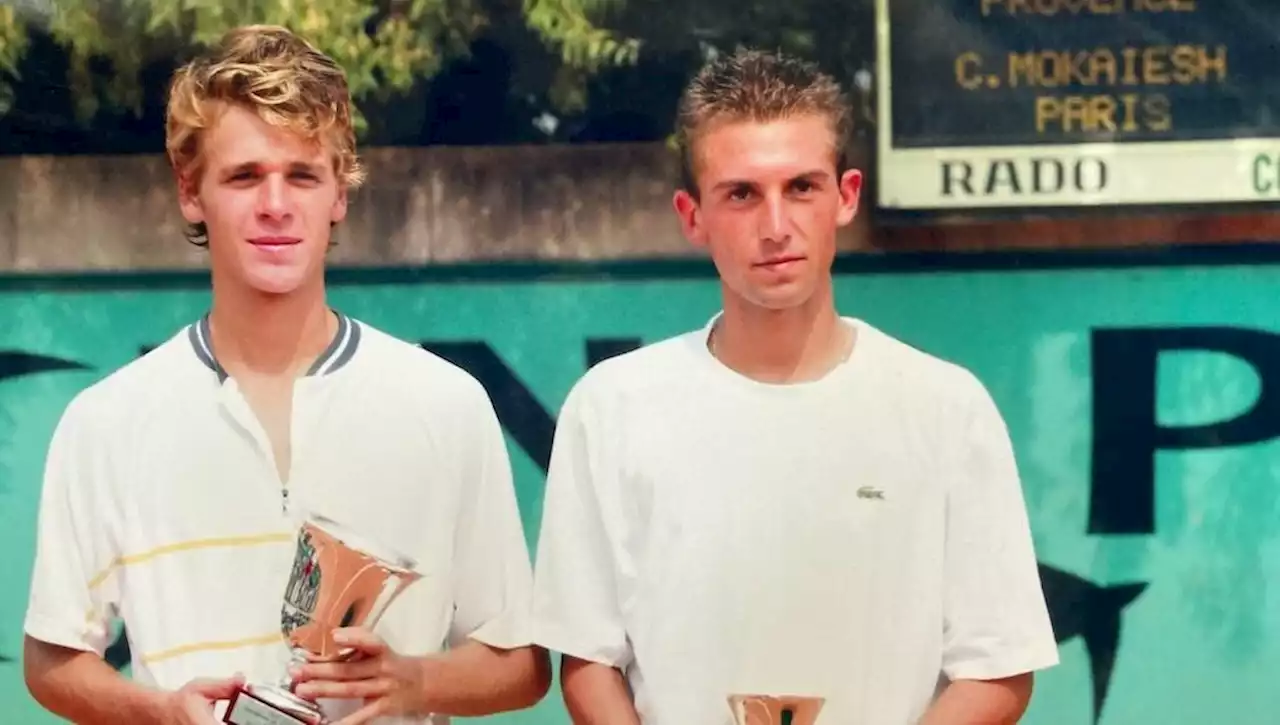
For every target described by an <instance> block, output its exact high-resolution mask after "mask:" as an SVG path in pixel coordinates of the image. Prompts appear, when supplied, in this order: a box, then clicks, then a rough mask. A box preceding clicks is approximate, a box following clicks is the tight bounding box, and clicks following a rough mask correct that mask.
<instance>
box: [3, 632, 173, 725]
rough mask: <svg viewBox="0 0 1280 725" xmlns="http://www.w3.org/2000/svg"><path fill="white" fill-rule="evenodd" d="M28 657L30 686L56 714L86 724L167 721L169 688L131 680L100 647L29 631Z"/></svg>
mask: <svg viewBox="0 0 1280 725" xmlns="http://www.w3.org/2000/svg"><path fill="white" fill-rule="evenodd" d="M22 659H23V675H24V676H25V678H26V682H27V689H28V690H29V691H30V692H31V696H32V697H33V698H34V699H35V701H36V702H38V703H40V706H41V707H43V708H45V709H46V710H48V711H49V712H51V713H53V714H54V715H57V716H59V717H61V718H64V719H66V720H69V721H71V722H76V723H82V724H83V725H96V724H97V723H103V724H104V725H105V724H107V723H122V722H127V723H136V724H137V725H165V722H164V720H163V717H162V716H161V711H162V709H163V705H164V697H165V695H164V693H162V692H160V691H157V690H152V689H150V688H146V687H142V686H140V685H138V684H137V683H134V682H131V681H129V680H128V679H127V678H125V677H124V676H123V675H121V674H120V673H119V672H116V671H115V669H114V668H112V667H111V665H108V664H107V663H106V662H105V661H104V660H103V659H102V657H100V656H99V655H97V654H96V653H94V652H85V651H83V650H74V649H69V648H67V647H61V646H59V645H55V644H49V643H48V642H41V641H40V640H38V639H35V638H33V637H30V636H27V637H26V638H25V640H24V642H23V648H22Z"/></svg>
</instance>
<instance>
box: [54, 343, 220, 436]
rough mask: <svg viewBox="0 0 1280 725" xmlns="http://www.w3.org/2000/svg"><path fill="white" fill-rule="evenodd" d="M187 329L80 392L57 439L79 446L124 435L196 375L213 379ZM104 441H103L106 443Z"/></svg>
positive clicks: (60, 424) (60, 423)
mask: <svg viewBox="0 0 1280 725" xmlns="http://www.w3.org/2000/svg"><path fill="white" fill-rule="evenodd" d="M187 336H188V327H184V328H183V329H182V330H181V331H179V332H177V333H175V334H174V335H172V336H171V337H170V338H169V339H168V340H166V341H165V342H163V343H161V344H160V345H158V346H156V347H155V348H152V349H151V350H148V351H147V352H145V353H143V354H142V355H140V356H139V357H137V358H134V359H133V360H130V361H129V362H127V363H125V364H124V365H122V366H120V367H118V368H116V369H114V370H112V371H110V372H108V373H106V374H105V375H103V376H102V377H100V378H98V379H97V380H95V381H94V382H92V383H90V384H89V385H87V386H85V387H84V388H81V389H80V390H79V391H78V392H77V393H76V394H75V395H74V396H72V398H71V400H70V401H69V402H68V403H67V406H66V407H65V408H64V409H63V412H62V415H61V416H60V417H59V420H58V424H57V428H56V430H55V438H57V439H58V440H59V441H67V440H68V439H74V440H75V441H76V444H77V445H78V446H82V445H86V444H89V443H91V442H92V441H95V440H100V441H103V444H104V445H106V440H110V439H113V437H114V436H118V435H122V434H123V433H124V432H125V431H127V430H129V429H130V428H131V427H132V423H134V422H136V421H138V420H143V419H146V418H147V417H148V416H150V415H151V414H152V412H153V411H154V409H155V406H157V405H166V404H167V405H171V404H172V403H173V401H174V399H175V398H174V393H175V391H182V390H189V389H190V386H191V384H192V383H193V382H194V379H195V377H196V376H199V375H202V374H207V375H213V374H214V373H213V371H212V370H209V369H208V368H205V367H204V366H203V365H201V363H200V362H199V360H198V359H197V358H196V356H195V354H194V351H193V349H192V348H191V346H190V342H189V341H188V337H187ZM104 439H106V440H104Z"/></svg>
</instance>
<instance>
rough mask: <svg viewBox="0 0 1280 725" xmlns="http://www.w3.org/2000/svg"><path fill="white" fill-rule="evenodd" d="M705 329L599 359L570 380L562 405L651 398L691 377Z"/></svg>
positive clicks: (586, 405) (669, 391)
mask: <svg viewBox="0 0 1280 725" xmlns="http://www.w3.org/2000/svg"><path fill="white" fill-rule="evenodd" d="M704 339H705V332H704V331H703V330H693V331H689V332H684V333H681V334H678V335H673V336H670V337H667V338H664V339H660V340H657V341H655V342H651V343H648V344H646V345H642V346H640V347H638V348H636V349H635V350H631V351H629V352H625V353H621V354H619V355H615V356H613V357H610V358H608V359H605V360H602V361H600V362H598V363H596V364H595V365H594V366H592V367H591V368H590V369H589V370H587V371H586V373H584V374H583V375H582V376H581V377H580V378H578V380H577V382H575V383H574V385H573V386H572V388H571V389H570V391H569V395H568V397H567V399H566V401H565V406H566V408H571V409H572V408H576V407H600V406H609V405H612V404H619V403H623V402H626V401H629V400H655V399H659V398H662V397H663V396H665V395H668V394H671V393H672V391H678V390H680V389H681V388H682V387H683V386H684V385H685V384H687V383H688V381H689V380H690V379H691V375H692V373H693V371H694V370H695V369H696V366H697V365H699V364H701V363H700V361H699V359H698V346H699V345H702V344H703V341H704Z"/></svg>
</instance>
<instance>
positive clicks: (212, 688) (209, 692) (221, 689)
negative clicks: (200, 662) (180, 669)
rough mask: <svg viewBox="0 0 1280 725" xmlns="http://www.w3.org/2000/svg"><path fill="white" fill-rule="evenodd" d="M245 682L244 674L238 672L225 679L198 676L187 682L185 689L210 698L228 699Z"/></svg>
mask: <svg viewBox="0 0 1280 725" xmlns="http://www.w3.org/2000/svg"><path fill="white" fill-rule="evenodd" d="M243 684H244V676H243V675H241V674H239V673H236V675H235V676H233V677H229V678H227V679H224V680H215V679H212V678H206V677H202V678H198V679H195V680H192V681H191V682H189V683H187V686H186V688H185V689H187V690H188V691H189V692H194V693H196V694H197V695H200V696H201V697H203V698H206V699H209V700H226V699H228V698H230V697H231V696H232V695H234V694H235V692H236V690H238V689H239V688H240V686H241V685H243Z"/></svg>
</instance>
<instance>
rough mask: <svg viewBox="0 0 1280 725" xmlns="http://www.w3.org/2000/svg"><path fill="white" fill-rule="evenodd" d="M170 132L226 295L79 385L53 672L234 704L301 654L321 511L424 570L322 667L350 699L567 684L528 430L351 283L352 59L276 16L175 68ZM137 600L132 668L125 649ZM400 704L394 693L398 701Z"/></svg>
mask: <svg viewBox="0 0 1280 725" xmlns="http://www.w3.org/2000/svg"><path fill="white" fill-rule="evenodd" d="M167 152H168V156H169V159H170V161H171V163H172V165H173V168H174V171H175V174H176V177H177V183H178V192H179V194H178V195H179V202H180V206H181V211H182V215H183V217H184V218H185V220H186V221H187V223H188V224H189V230H188V233H189V236H190V239H191V241H193V242H195V243H198V244H201V245H204V246H207V248H208V253H209V261H210V267H211V272H212V305H211V309H210V310H209V312H208V314H206V315H205V316H203V317H202V318H200V319H199V320H196V321H194V322H193V323H192V324H191V325H189V326H188V327H186V328H185V329H183V330H181V331H180V332H178V333H177V334H175V335H173V336H172V337H171V338H170V339H168V340H167V341H166V342H165V343H163V344H162V345H160V346H159V347H157V348H156V349H154V350H152V351H151V352H150V353H148V354H147V355H145V356H143V357H141V358H139V359H138V360H136V361H134V362H132V363H130V364H128V365H126V366H125V367H123V368H122V369H120V370H118V371H116V372H114V373H112V374H111V375H109V376H107V377H106V378H105V379H103V380H102V381H100V382H98V383H96V384H94V385H92V386H90V387H89V388H87V389H86V390H84V391H82V392H81V393H80V394H78V395H77V396H76V397H75V399H74V400H73V401H72V402H71V403H70V405H69V406H68V408H67V410H66V411H65V413H64V414H63V416H62V419H61V420H60V422H59V424H58V426H57V429H56V432H55V434H54V437H53V441H52V443H51V446H50V450H49V454H48V461H47V467H46V474H45V479H44V485H43V494H42V500H41V506H40V520H39V526H38V541H37V546H36V560H35V566H34V573H33V578H32V585H31V595H30V604H29V609H28V613H27V618H26V626H25V631H26V647H25V668H26V681H27V684H28V687H29V689H30V691H31V693H32V694H33V696H34V697H35V699H36V700H37V701H38V702H40V703H41V704H42V705H43V706H44V707H45V708H47V709H48V710H50V711H52V712H53V713H55V714H57V715H59V716H61V717H64V718H67V719H70V720H73V721H75V722H80V723H129V724H130V725H147V724H149V723H159V724H163V725H175V724H182V723H192V724H194V723H203V724H206V725H207V724H208V723H213V722H216V721H217V718H219V717H220V715H219V714H218V713H219V711H220V710H221V709H225V702H223V701H224V700H225V699H226V698H228V697H229V696H230V695H231V694H232V693H233V691H235V689H236V688H237V687H238V686H239V685H240V684H241V683H244V682H246V681H248V682H250V683H255V682H265V683H274V682H276V681H278V679H279V676H280V675H281V674H282V673H283V671H284V668H285V666H286V664H287V663H288V662H289V656H288V653H287V650H286V647H285V645H284V643H283V641H282V637H281V623H280V610H281V603H282V596H283V592H284V586H285V579H286V577H287V576H288V572H289V571H290V568H291V564H292V562H293V556H294V552H293V548H294V541H295V532H296V530H297V526H298V524H299V522H300V517H301V516H302V515H303V514H304V513H306V512H318V513H321V514H324V515H326V516H329V517H330V518H334V519H337V520H338V521H339V522H340V523H342V524H343V525H345V526H347V527H350V528H352V529H354V530H356V531H358V532H364V533H367V534H369V535H371V536H373V537H374V538H375V539H377V540H379V541H380V542H381V543H382V544H384V545H385V546H387V547H388V548H390V549H393V550H396V551H399V552H402V553H404V554H406V555H408V556H409V557H411V558H414V559H415V560H416V561H417V565H418V569H419V571H420V572H421V573H422V574H423V575H424V578H423V579H422V580H421V581H420V582H418V583H417V584H415V585H412V586H411V587H409V589H407V590H406V591H405V593H404V594H403V595H402V596H401V598H400V599H398V600H396V602H395V603H394V604H393V605H392V607H391V608H390V609H389V610H388V612H387V614H386V616H385V618H384V619H383V621H382V622H381V623H380V624H379V625H378V627H377V631H376V633H375V632H370V631H366V630H362V629H354V628H351V629H346V630H341V631H340V634H341V635H343V636H344V640H343V641H344V642H345V643H346V644H348V645H350V646H351V647H353V648H355V649H356V650H357V651H358V652H359V653H360V654H361V655H362V656H360V657H357V658H355V659H354V660H353V661H349V662H343V663H338V664H332V665H320V664H312V665H306V666H304V667H303V668H302V671H301V672H298V673H297V679H298V681H299V682H300V683H301V684H300V685H299V686H298V689H297V694H298V695H299V696H302V697H306V698H309V699H314V700H317V701H318V702H320V703H322V704H323V705H324V706H325V708H326V711H327V714H328V716H329V717H331V718H333V719H335V720H336V719H338V718H342V719H341V722H342V723H343V725H355V724H356V723H365V722H396V723H406V722H431V723H443V722H448V719H449V716H450V715H459V716H474V715H483V714H488V713H493V712H498V711H504V710H512V709H519V708H523V707H527V706H530V705H532V704H534V703H535V702H537V701H538V700H539V699H540V698H541V697H542V696H543V694H544V693H545V692H546V689H547V687H548V686H549V666H548V664H547V661H546V654H545V652H543V651H542V650H540V649H538V648H536V647H533V646H531V633H530V626H529V619H528V606H529V602H528V596H529V591H530V586H531V572H530V563H529V559H528V550H527V548H526V546H525V539H524V534H523V531H522V529H521V522H520V517H519V512H518V510H517V506H516V499H515V495H514V490H513V485H512V479H511V469H510V465H509V461H508V458H507V450H506V446H505V441H504V438H503V435H502V432H501V429H500V428H499V425H498V421H497V417H496V415H495V414H494V410H493V407H492V405H491V403H490V400H489V398H488V396H487V395H486V392H485V391H484V389H483V388H482V387H481V386H480V384H479V383H478V382H477V381H476V380H475V379H473V378H472V377H471V376H469V375H468V374H467V373H465V372H464V371H462V370H461V369H459V368H456V367H454V366H453V365H451V364H449V363H447V362H446V361H444V360H442V359H440V358H438V357H435V356H433V355H432V354H430V353H428V352H426V351H424V350H422V349H421V348H419V347H417V346H415V345H411V344H408V343H406V342H402V341H400V340H397V339H394V338H392V337H390V336H389V335H387V334H384V333H382V332H380V331H379V330H377V329H375V328H374V327H372V326H370V325H368V324H365V323H363V322H360V321H358V320H355V319H353V318H351V317H348V316H346V315H344V314H342V313H341V312H338V311H336V310H334V309H332V308H331V307H330V306H329V305H328V304H327V302H326V294H325V283H324V268H325V256H326V250H327V249H328V248H329V246H330V233H331V228H332V227H333V226H334V225H336V224H338V223H340V222H341V221H342V220H343V218H344V216H345V215H346V211H347V199H348V194H349V193H350V191H351V190H353V189H354V188H356V187H357V186H358V185H359V184H360V183H361V182H362V180H363V176H364V173H363V171H362V169H361V167H360V163H359V161H358V159H357V156H356V150H355V140H354V134H353V131H352V125H351V106H350V98H349V91H348V87H347V83H346V80H345V77H344V74H343V72H342V71H341V69H339V68H338V67H337V66H336V65H335V64H334V62H333V61H332V60H330V59H329V58H328V57H326V56H325V55H323V54H322V53H320V52H318V51H317V50H316V49H315V48H313V47H312V46H310V45H309V44H308V43H306V42H305V41H304V40H302V39H300V38H299V37H297V36H296V35H294V34H292V33H290V32H289V31H287V30H285V29H283V28H277V27H262V26H253V27H246V28H240V29H237V30H234V31H232V32H230V33H228V34H227V35H226V36H225V37H224V38H223V39H222V41H221V43H220V44H219V45H218V46H217V47H215V48H213V49H212V51H211V52H209V53H208V54H207V55H204V56H202V57H200V58H198V59H196V60H194V61H193V62H191V63H189V64H188V65H186V66H184V67H183V68H182V69H180V70H179V71H178V73H177V74H176V76H175V78H174V79H173V82H172V85H171V91H170V98H169V106H168V126H167ZM116 617H119V618H122V619H123V621H124V624H125V627H126V630H127V632H128V634H129V643H130V647H131V650H132V652H133V654H134V657H133V663H132V670H133V677H132V680H130V679H126V678H125V677H123V676H121V675H119V674H118V673H117V672H115V671H114V670H113V669H112V668H111V667H110V666H108V665H107V664H106V663H105V662H104V661H103V658H102V656H103V652H104V649H105V647H106V646H107V645H108V638H109V634H108V633H109V626H110V623H111V622H112V621H113V620H114V619H115V618H116ZM387 718H390V719H387Z"/></svg>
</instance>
